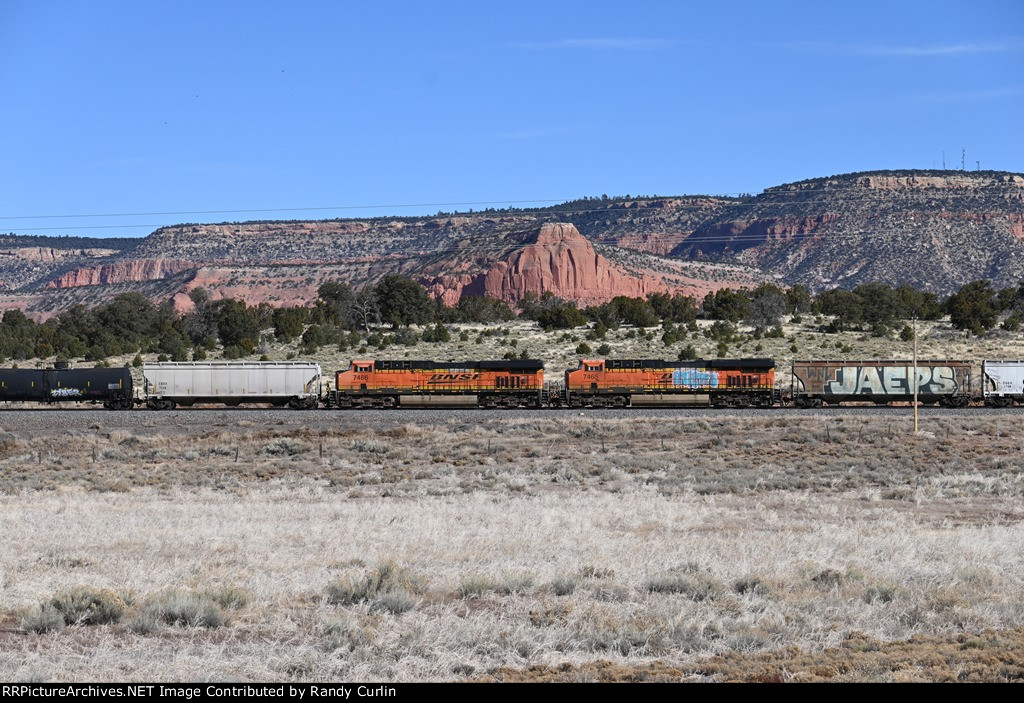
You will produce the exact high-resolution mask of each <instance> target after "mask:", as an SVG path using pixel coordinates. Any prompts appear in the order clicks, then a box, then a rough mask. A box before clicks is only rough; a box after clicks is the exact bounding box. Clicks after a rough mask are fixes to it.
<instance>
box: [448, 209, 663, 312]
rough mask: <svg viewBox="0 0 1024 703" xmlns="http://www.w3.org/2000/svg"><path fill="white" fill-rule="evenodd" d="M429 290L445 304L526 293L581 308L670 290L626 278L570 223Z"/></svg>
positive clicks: (548, 227) (650, 280)
mask: <svg viewBox="0 0 1024 703" xmlns="http://www.w3.org/2000/svg"><path fill="white" fill-rule="evenodd" d="M428 283H430V285H429V287H428V289H429V290H430V292H431V293H432V294H433V295H434V296H435V297H439V298H441V299H442V300H443V301H444V302H446V303H448V304H454V303H457V302H458V300H459V298H461V297H462V296H463V295H486V296H487V297H490V298H499V299H501V300H507V301H510V302H514V301H517V300H521V299H522V298H523V296H525V295H526V294H527V293H536V294H538V295H541V294H543V293H548V292H550V293H553V294H555V295H557V296H558V297H559V298H565V299H566V300H575V301H576V302H577V303H579V304H580V305H581V306H583V305H591V304H595V303H603V302H605V301H608V300H611V299H612V298H614V297H615V296H617V295H628V296H639V297H643V296H645V295H647V294H648V293H653V292H655V291H667V290H668V286H667V285H665V283H664V282H663V281H661V280H659V279H658V278H655V277H652V276H644V275H641V276H637V275H633V274H630V273H628V272H626V271H625V270H623V269H622V268H620V267H619V266H617V265H615V264H613V263H612V262H611V261H609V260H608V259H607V258H605V257H604V256H602V255H601V254H598V253H597V251H595V249H594V246H593V245H592V244H591V243H590V241H589V240H587V239H586V238H584V237H583V235H581V234H580V233H579V231H577V229H576V228H575V227H574V226H573V225H571V224H565V223H554V224H544V225H541V227H540V228H539V229H537V230H536V231H535V232H533V233H532V234H531V235H530V236H529V237H528V238H527V239H526V241H525V242H524V245H523V246H522V247H521V248H519V249H516V250H515V251H514V252H512V253H511V254H510V255H508V256H507V257H505V258H504V259H501V260H499V261H495V262H493V263H491V264H490V265H489V266H488V267H487V269H486V270H485V271H484V272H482V273H478V274H475V275H467V274H463V275H458V276H450V275H449V276H440V277H438V278H437V279H435V280H433V281H429V282H428Z"/></svg>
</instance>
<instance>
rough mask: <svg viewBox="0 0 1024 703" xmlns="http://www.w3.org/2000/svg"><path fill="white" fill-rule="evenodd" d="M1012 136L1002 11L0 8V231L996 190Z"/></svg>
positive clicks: (1003, 7) (693, 6) (5, 0)
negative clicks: (835, 182) (976, 171)
mask: <svg viewBox="0 0 1024 703" xmlns="http://www.w3.org/2000/svg"><path fill="white" fill-rule="evenodd" d="M854 7H856V9H853V8H854ZM1022 117H1024V3H1021V2H1019V1H1018V0H1006V1H1004V2H996V1H993V2H986V1H984V0H981V1H977V0H976V1H973V2H944V1H941V0H932V1H931V2H893V1H891V0H890V1H889V2H859V3H856V4H854V3H839V2H822V1H821V0H819V1H818V2H771V3H769V2H740V1H733V2H728V3H708V2H700V3H697V2H664V3H660V2H650V3H645V2H637V3H634V4H632V5H630V4H626V3H622V2H614V3H613V2H607V3H603V2H580V3H575V2H564V3H559V2H551V1H550V0H549V1H548V2H540V3H531V2H516V3H479V2H474V3H469V2H467V3H458V2H438V3H430V4H426V3H420V4H413V3H404V2H402V3H387V2H379V3H366V2H361V3H354V2H301V1H299V2H292V3H269V2H267V3H262V2H214V1H212V0H208V1H207V2H137V1H136V2H116V1H109V2H98V3H84V2H57V1H54V2H47V1H46V0H24V1H16V0H0V133H2V134H3V135H4V139H3V142H2V144H3V147H2V152H0V155H2V159H0V161H2V169H0V232H10V231H14V232H20V233H25V234H53V235H59V234H71V235H80V236H135V235H140V236H141V235H145V234H147V233H149V232H150V231H152V229H154V227H155V226H159V225H162V224H171V223H176V222H182V221H188V222H210V221H223V220H245V219H271V218H307V217H308V218H319V217H340V216H368V215H381V214H420V213H430V212H436V211H437V210H439V209H445V210H450V209H453V208H452V207H439V206H437V205H434V204H438V203H455V202H460V203H483V202H489V203H494V204H495V206H498V205H500V204H501V203H505V202H510V201H537V200H565V199H570V198H576V197H581V196H587V195H601V194H604V193H606V194H609V195H622V194H626V193H629V194H634V195H635V194H638V193H640V194H654V193H657V194H662V195H665V194H687V193H716V194H735V193H739V192H755V193H756V192H759V191H760V190H762V189H763V188H766V187H770V186H772V185H777V184H780V183H784V182H788V181H794V180H800V179H804V178H812V177H816V176H823V175H830V174H835V173H845V172H850V171H860V170H870V169H884V168H933V167H936V168H937V167H940V166H941V162H942V152H943V151H945V152H946V159H947V164H948V165H949V166H950V167H951V168H952V167H954V166H955V167H957V168H959V164H960V157H961V148H966V150H967V157H966V159H967V166H968V168H970V169H973V168H975V166H976V161H979V160H980V161H981V166H982V168H985V169H998V170H1010V171H1022V170H1024V138H1022V136H1021V129H1022V128H1021V124H1022V122H1024V120H1022ZM417 204H418V205H419V206H418V207H400V206H408V205H417ZM341 206H345V208H346V209H323V210H313V209H310V210H292V211H285V210H276V211H273V212H265V213H256V212H249V213H245V212H229V213H221V214H212V213H211V214H189V215H184V214H180V215H179V214H169V215H157V214H148V213H165V212H174V213H177V212H183V211H189V212H191V211H208V210H232V211H242V210H274V209H277V208H280V209H285V208H340V207H341ZM365 206H383V207H365ZM466 207H468V206H466ZM477 207H482V206H477ZM462 209H465V208H462ZM127 213H147V214H143V215H132V216H126V217H110V216H107V217H74V218H56V217H52V216H55V215H79V214H105V215H117V214H127ZM25 216H45V217H37V218H35V219H28V218H25ZM15 218H21V219H15Z"/></svg>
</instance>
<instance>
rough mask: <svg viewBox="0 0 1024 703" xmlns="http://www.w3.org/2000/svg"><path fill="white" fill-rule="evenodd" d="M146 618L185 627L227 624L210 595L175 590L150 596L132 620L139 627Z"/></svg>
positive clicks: (150, 620)
mask: <svg viewBox="0 0 1024 703" xmlns="http://www.w3.org/2000/svg"><path fill="white" fill-rule="evenodd" d="M146 619H148V621H149V622H162V623H164V624H165V625H175V626H183V627H205V628H215V627H223V626H224V625H227V624H228V618H227V616H226V615H225V614H224V611H223V610H221V608H220V606H219V605H218V604H217V602H216V601H215V600H214V599H213V598H211V597H210V596H209V595H207V594H204V593H195V592H189V591H180V590H176V589H175V590H170V591H165V592H164V593H160V594H158V595H156V596H153V597H151V598H150V599H148V600H147V601H146V603H145V605H143V608H142V611H141V612H140V614H139V617H138V618H136V619H133V621H132V623H133V625H135V626H136V627H138V626H139V625H140V624H142V623H145V622H147V620H146ZM137 621H138V622H137Z"/></svg>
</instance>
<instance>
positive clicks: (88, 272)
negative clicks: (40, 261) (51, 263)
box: [46, 259, 197, 288]
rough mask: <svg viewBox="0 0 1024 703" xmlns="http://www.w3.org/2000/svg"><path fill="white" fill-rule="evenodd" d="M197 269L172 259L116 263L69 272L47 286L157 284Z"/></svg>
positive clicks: (189, 263)
mask: <svg viewBox="0 0 1024 703" xmlns="http://www.w3.org/2000/svg"><path fill="white" fill-rule="evenodd" d="M194 268H197V265H196V264H195V263H193V262H191V261H174V260H170V259H142V260H139V259H133V260H128V261H116V262H114V263H111V264H103V265H102V266H93V267H89V268H80V269H75V270H73V271H68V272H67V273H65V274H64V275H62V276H60V277H59V278H56V279H54V280H52V281H50V282H49V283H47V284H46V287H47V288H75V287H78V286H97V285H104V284H108V283H128V282H138V281H155V280H159V279H161V278H167V277H168V276H173V275H175V274H178V273H181V272H182V271H189V270H191V269H194Z"/></svg>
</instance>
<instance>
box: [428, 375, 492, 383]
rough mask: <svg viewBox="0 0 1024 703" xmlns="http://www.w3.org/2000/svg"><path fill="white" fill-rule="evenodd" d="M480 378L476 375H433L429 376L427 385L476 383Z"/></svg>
mask: <svg viewBox="0 0 1024 703" xmlns="http://www.w3.org/2000/svg"><path fill="white" fill-rule="evenodd" d="M479 378H480V374H478V373H435V374H433V375H431V377H430V380H429V381H427V383H459V382H465V381H476V380H477V379H479Z"/></svg>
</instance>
